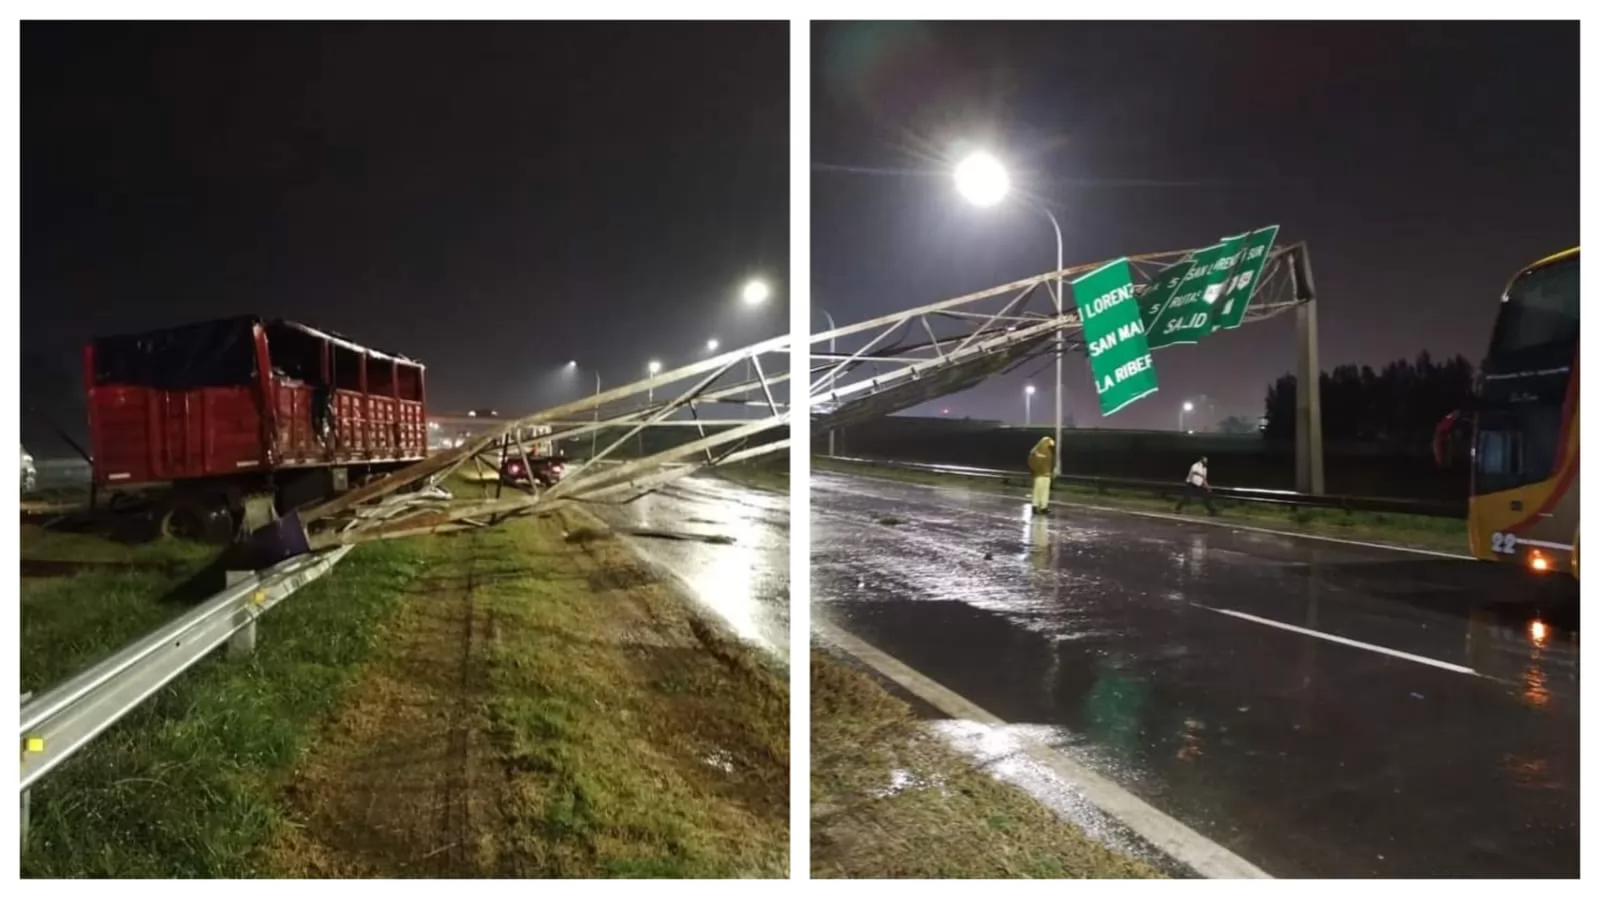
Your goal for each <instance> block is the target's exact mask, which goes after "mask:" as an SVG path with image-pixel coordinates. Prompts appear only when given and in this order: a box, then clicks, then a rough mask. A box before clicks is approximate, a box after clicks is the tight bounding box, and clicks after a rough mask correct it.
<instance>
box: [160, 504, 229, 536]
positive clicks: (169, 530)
mask: <svg viewBox="0 0 1600 899" xmlns="http://www.w3.org/2000/svg"><path fill="white" fill-rule="evenodd" d="M159 524H160V528H161V536H163V537H174V538H178V539H181V540H193V541H196V542H198V543H215V544H223V543H229V542H231V541H232V540H233V530H234V527H233V513H232V512H231V511H230V510H229V509H228V505H227V503H226V502H224V501H222V499H221V498H220V497H219V498H216V499H214V500H211V501H207V500H206V499H203V498H200V497H183V498H180V499H176V500H174V501H172V502H170V503H168V504H166V505H165V506H164V507H162V509H161V511H160V520H159Z"/></svg>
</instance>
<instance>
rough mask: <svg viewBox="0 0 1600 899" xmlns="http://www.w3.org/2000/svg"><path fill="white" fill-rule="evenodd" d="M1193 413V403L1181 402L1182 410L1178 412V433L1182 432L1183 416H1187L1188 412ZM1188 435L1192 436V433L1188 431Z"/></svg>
mask: <svg viewBox="0 0 1600 899" xmlns="http://www.w3.org/2000/svg"><path fill="white" fill-rule="evenodd" d="M1193 411H1194V403H1191V402H1189V401H1188V400H1184V401H1183V408H1182V409H1179V410H1178V430H1180V431H1181V430H1183V417H1184V416H1185V415H1187V414H1189V413H1190V412H1193ZM1189 433H1191V434H1193V433H1194V432H1193V431H1190V432H1189Z"/></svg>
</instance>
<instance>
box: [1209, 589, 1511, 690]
mask: <svg viewBox="0 0 1600 899" xmlns="http://www.w3.org/2000/svg"><path fill="white" fill-rule="evenodd" d="M1189 605H1191V606H1194V607H1195V608H1197V609H1205V610H1206V611H1208V612H1218V613H1220V614H1223V615H1231V616H1233V617H1234V618H1242V619H1244V620H1245V621H1254V622H1255V623H1257V624H1265V625H1267V626H1269V627H1276V628H1282V629H1283V630H1286V631H1294V632H1295V633H1297V634H1305V635H1306V636H1307V637H1316V638H1318V639H1320V640H1327V641H1329V642H1330V643H1342V644H1344V645H1345V646H1354V647H1355V648H1357V649H1365V650H1367V651H1368V652H1381V653H1383V654H1384V655H1386V656H1394V657H1395V658H1397V659H1405V660H1406V661H1408V662H1416V663H1418V664H1421V665H1432V666H1433V667H1435V668H1443V669H1444V670H1446V671H1454V672H1455V673H1457V674H1470V675H1472V676H1473V677H1483V675H1481V674H1479V673H1478V672H1477V671H1476V670H1474V669H1472V668H1468V667H1466V666H1464V665H1456V664H1453V663H1450V662H1441V661H1439V660H1438V659H1430V658H1428V657H1427V656H1419V655H1414V654H1412V653H1409V652H1401V651H1400V650H1398V649H1390V648H1389V647H1387V646H1378V645H1377V644H1374V643H1362V642H1361V641H1360V640H1352V639H1350V638H1349V637H1341V636H1339V635H1337V634H1328V633H1324V632H1322V631H1315V630H1312V629H1311V628H1309V627H1300V626H1299V625H1296V624H1288V623H1286V622H1282V621H1274V620H1273V619H1271V618H1262V617H1260V616H1258V615H1251V614H1248V613H1245V612H1235V611H1234V610H1233V609H1218V608H1216V607H1214V606H1205V605H1201V604H1200V603H1197V602H1191V603H1189Z"/></svg>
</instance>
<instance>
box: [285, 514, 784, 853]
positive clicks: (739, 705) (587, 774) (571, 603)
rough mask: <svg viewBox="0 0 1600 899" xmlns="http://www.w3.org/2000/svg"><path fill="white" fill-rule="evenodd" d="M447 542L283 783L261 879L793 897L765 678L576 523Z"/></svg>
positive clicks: (545, 522)
mask: <svg viewBox="0 0 1600 899" xmlns="http://www.w3.org/2000/svg"><path fill="white" fill-rule="evenodd" d="M441 542H442V543H444V544H447V545H449V546H450V547H451V549H450V552H449V554H448V555H447V556H445V557H441V558H439V559H437V560H435V561H434V562H433V563H431V564H430V570H429V573H428V581H427V583H426V584H425V585H424V586H425V588H426V589H427V590H428V592H429V596H428V598H427V601H418V602H413V603H409V604H408V605H407V606H406V608H405V610H404V611H403V612H402V613H401V614H400V615H399V616H397V617H396V620H395V626H394V627H393V628H392V629H391V634H392V639H391V641H390V643H389V646H390V651H389V652H388V654H387V655H386V656H385V657H384V658H383V660H382V661H380V662H379V663H377V664H374V665H373V666H371V668H370V669H369V671H368V673H367V676H366V677H364V678H363V680H362V682H361V683H359V684H357V685H355V686H354V687H353V688H352V689H351V690H350V692H349V694H348V700H347V701H346V703H345V704H344V706H343V707H342V708H341V709H340V711H339V714H338V715H337V716H336V717H335V719H334V720H333V721H332V722H331V724H330V727H329V728H328V732H329V735H330V738H329V739H328V740H327V741H326V742H325V743H324V744H322V745H321V746H319V748H318V751H317V752H316V753H315V754H314V755H312V756H309V757H308V758H307V762H306V764H305V765H304V766H303V768H302V770H301V771H300V772H299V774H298V776H297V777H296V784H295V789H294V791H293V792H294V797H295V798H294V800H293V802H294V806H295V808H294V811H293V815H292V817H293V819H294V824H293V826H292V827H291V828H286V829H285V830H283V831H282V832H281V833H280V838H279V840H278V843H277V845H276V846H275V847H274V849H273V851H272V856H273V868H274V870H275V871H277V872H279V873H280V874H284V875H287V876H335V877H399V876H428V877H484V876H488V877H513V878H550V877H707V878H709V877H784V876H786V875H787V872H788V784H789V780H788V777H789V772H788V708H789V706H788V688H787V682H786V680H785V679H784V677H783V675H782V673H781V672H779V671H777V670H776V669H775V668H774V667H773V666H771V665H769V664H768V663H767V662H766V661H765V660H764V659H763V657H762V656H761V655H760V654H759V651H758V650H755V649H754V648H751V647H747V646H745V645H743V644H741V643H739V642H737V641H736V640H734V639H733V638H731V637H729V636H727V635H725V634H723V633H722V632H721V631H719V630H717V629H716V628H715V627H714V626H712V625H711V624H709V623H708V622H707V621H706V620H705V619H702V618H701V617H699V615H698V614H697V613H696V612H695V611H694V610H693V608H692V607H691V606H690V604H689V603H688V601H687V600H686V599H684V598H683V597H682V596H680V595H679V594H677V593H676V592H675V591H673V590H672V589H671V588H669V587H668V586H667V585H666V584H664V583H662V582H660V581H658V580H657V578H656V576H655V575H654V574H653V573H651V571H650V570H649V569H647V568H646V567H645V566H644V565H642V564H641V563H640V562H639V561H638V560H637V559H636V558H635V557H634V556H633V554H632V552H631V551H630V550H629V549H628V548H627V546H626V544H625V543H624V542H623V541H622V539H621V538H619V537H617V536H616V535H615V534H613V533H611V532H610V531H608V530H606V529H604V528H603V527H600V526H599V525H598V524H597V523H596V522H595V521H594V520H593V519H592V518H591V517H590V516H588V515H586V514H582V513H568V512H563V513H561V514H559V515H552V516H546V517H541V518H532V519H520V520H515V521H511V522H507V523H503V524H500V525H498V526H496V527H493V528H487V529H482V530H475V531H468V532H463V533H460V534H456V535H453V536H451V537H450V538H448V539H446V540H443V541H441Z"/></svg>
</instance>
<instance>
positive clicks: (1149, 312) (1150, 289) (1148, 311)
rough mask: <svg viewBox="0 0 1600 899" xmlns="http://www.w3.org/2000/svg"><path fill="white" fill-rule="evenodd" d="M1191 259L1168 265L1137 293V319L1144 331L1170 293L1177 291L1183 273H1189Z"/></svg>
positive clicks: (1147, 328)
mask: <svg viewBox="0 0 1600 899" xmlns="http://www.w3.org/2000/svg"><path fill="white" fill-rule="evenodd" d="M1191 265H1192V260H1189V259H1185V260H1183V261H1181V262H1178V263H1176V264H1174V265H1172V266H1170V267H1169V268H1168V269H1167V270H1166V271H1164V272H1162V273H1161V275H1160V277H1158V278H1156V279H1155V280H1154V281H1151V282H1150V283H1149V284H1148V285H1147V286H1146V287H1145V289H1144V293H1142V294H1140V295H1139V320H1140V321H1142V322H1144V330H1145V333H1146V334H1148V333H1149V332H1150V329H1151V328H1152V327H1153V326H1154V325H1155V323H1156V316H1157V315H1160V314H1161V308H1162V307H1163V306H1165V305H1167V301H1168V300H1170V299H1172V295H1173V294H1174V293H1175V292H1177V290H1178V285H1179V284H1182V283H1183V278H1184V276H1185V275H1187V274H1189V268H1190V266H1191Z"/></svg>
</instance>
